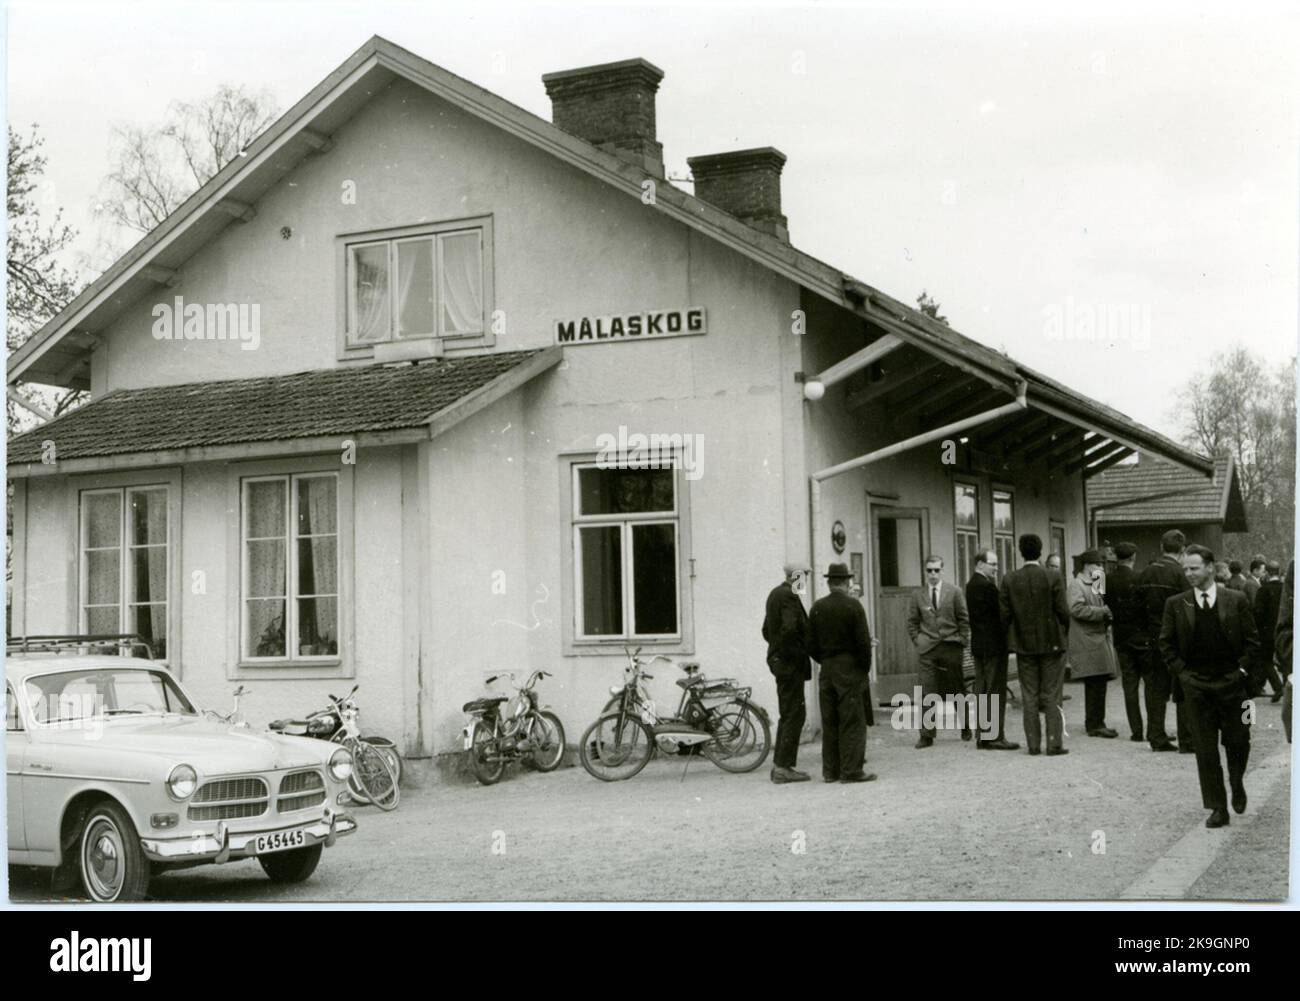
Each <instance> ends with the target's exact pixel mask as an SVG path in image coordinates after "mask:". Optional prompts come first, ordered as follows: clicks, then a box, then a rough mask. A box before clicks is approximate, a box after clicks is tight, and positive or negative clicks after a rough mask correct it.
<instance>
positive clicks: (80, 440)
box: [8, 348, 563, 477]
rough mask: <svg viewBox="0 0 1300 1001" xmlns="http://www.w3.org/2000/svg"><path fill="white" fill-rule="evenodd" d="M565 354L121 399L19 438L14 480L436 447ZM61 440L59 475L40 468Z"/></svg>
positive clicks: (187, 388)
mask: <svg viewBox="0 0 1300 1001" xmlns="http://www.w3.org/2000/svg"><path fill="white" fill-rule="evenodd" d="M561 357H563V353H562V351H561V350H560V349H559V348H545V349H540V350H533V351H501V352H496V353H494V354H487V355H474V356H469V357H463V358H454V359H449V360H432V361H425V362H421V363H420V364H418V365H399V366H393V365H368V366H365V367H358V368H353V367H342V368H333V369H317V370H315V371H311V372H300V373H298V374H296V375H280V376H266V377H263V378H256V379H229V380H223V381H220V382H191V383H185V384H183V385H178V386H155V387H151V388H148V389H120V390H117V391H116V392H112V393H109V394H107V395H106V396H103V397H101V398H100V399H98V400H95V401H94V402H92V403H89V404H87V405H86V406H84V407H81V408H80V409H78V410H73V411H71V412H70V413H67V414H64V415H63V416H62V417H59V418H56V419H55V420H52V421H50V422H49V423H47V424H43V425H41V426H40V427H37V428H34V429H33V430H31V431H28V432H27V433H25V434H21V435H18V436H17V437H16V438H13V439H12V440H11V441H10V442H9V454H8V464H9V475H11V476H20V477H21V476H26V475H39V474H40V473H42V472H52V473H53V472H57V473H66V472H73V471H76V470H77V463H78V461H81V463H82V465H83V466H85V467H87V468H91V467H92V466H93V467H94V468H103V465H104V463H103V462H102V461H100V462H95V461H93V460H104V459H105V458H107V457H111V456H135V457H137V458H138V457H139V456H140V455H141V454H152V456H153V459H154V464H161V463H162V462H164V461H165V462H168V463H172V462H184V461H191V460H195V459H203V458H209V459H216V458H221V457H223V456H225V455H226V454H227V453H225V452H223V451H222V449H224V448H226V447H228V446H239V449H238V451H236V452H234V453H233V454H235V455H238V456H244V457H246V456H248V455H249V454H251V453H250V451H249V445H250V444H251V443H257V442H268V443H270V442H274V443H277V445H276V448H277V449H280V450H281V451H283V449H284V445H283V443H285V442H297V443H299V444H300V445H305V446H306V447H308V448H310V449H333V450H336V451H337V450H338V449H339V448H340V446H341V443H342V440H343V439H345V438H351V439H354V440H356V441H357V444H359V445H363V444H369V443H373V444H388V443H394V444H395V443H398V442H403V441H421V440H428V439H429V438H431V437H433V436H434V435H436V434H438V433H440V432H441V431H444V430H446V429H447V428H449V427H451V426H453V425H454V424H456V423H458V422H459V421H460V420H463V419H464V418H465V417H468V416H469V415H470V414H472V413H474V412H476V411H477V410H479V409H481V408H482V407H484V406H486V405H487V404H489V403H491V402H493V401H494V400H497V399H499V398H500V397H501V396H503V395H505V394H506V393H508V392H510V391H512V390H514V389H515V388H517V387H518V386H520V385H522V384H523V383H524V382H526V381H528V380H529V379H531V378H532V377H533V376H535V375H538V374H539V373H541V372H544V371H546V370H547V369H549V368H551V367H552V366H553V365H555V364H557V363H558V362H559V361H560V359H561ZM47 441H49V442H53V443H54V446H55V452H54V457H55V459H56V460H57V461H56V462H55V463H54V464H52V465H43V464H42V462H41V459H42V452H43V450H44V443H45V442H47Z"/></svg>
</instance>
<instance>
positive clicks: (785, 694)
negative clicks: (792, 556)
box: [763, 563, 812, 783]
mask: <svg viewBox="0 0 1300 1001" xmlns="http://www.w3.org/2000/svg"><path fill="white" fill-rule="evenodd" d="M784 572H785V579H784V580H783V581H781V583H780V584H778V585H777V586H776V587H774V588H772V591H771V593H770V594H768V596H767V614H766V615H764V617H763V639H765V640H767V666H768V670H770V671H771V672H772V677H774V678H775V679H776V705H777V713H778V715H777V721H776V745H775V747H774V748H773V751H772V764H773V766H774V767H773V768H772V781H773V782H776V783H784V782H807V781H808V780H809V779H810V778H811V776H810V775H809V774H808V773H807V772H801V771H799V770H798V769H797V768H795V765H796V764H797V763H798V760H799V736H800V734H802V733H803V724H804V719H805V718H806V716H807V708H806V706H805V703H804V685H805V684H806V683H807V682H808V681H809V680H810V679H811V678H812V665H811V663H810V662H809V660H808V613H807V612H805V611H804V608H803V602H802V601H800V600H799V595H798V594H796V593H795V588H796V587H800V586H801V583H802V581H803V575H804V573H805V568H804V567H803V566H801V565H800V564H798V563H787V564H786V565H785V567H784Z"/></svg>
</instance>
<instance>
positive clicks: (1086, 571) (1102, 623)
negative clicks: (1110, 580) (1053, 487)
mask: <svg viewBox="0 0 1300 1001" xmlns="http://www.w3.org/2000/svg"><path fill="white" fill-rule="evenodd" d="M1075 560H1076V561H1077V562H1078V565H1079V572H1078V573H1077V574H1075V575H1074V579H1073V580H1071V581H1070V582H1069V583H1068V584H1066V585H1065V604H1066V607H1068V608H1069V609H1070V631H1069V632H1068V633H1067V634H1066V651H1067V652H1068V653H1069V657H1070V667H1071V671H1072V672H1073V676H1074V677H1075V678H1076V679H1080V680H1082V681H1083V699H1084V706H1085V710H1084V712H1085V715H1084V724H1083V726H1084V729H1085V730H1086V731H1087V734H1088V736H1089V737H1108V738H1109V737H1118V736H1119V734H1118V733H1116V732H1115V731H1114V730H1112V729H1111V728H1110V727H1108V726H1107V725H1106V683H1107V682H1108V681H1110V679H1111V678H1115V677H1118V676H1119V662H1118V661H1117V660H1116V658H1115V649H1114V647H1112V646H1111V644H1110V620H1111V611H1110V609H1109V608H1108V607H1107V606H1106V600H1105V597H1104V596H1103V595H1102V593H1101V592H1102V586H1103V584H1104V583H1105V576H1104V575H1103V573H1102V567H1103V565H1104V562H1105V557H1103V556H1102V555H1101V551H1100V550H1098V549H1087V550H1084V551H1083V552H1082V553H1080V554H1079V555H1078V556H1076V557H1075Z"/></svg>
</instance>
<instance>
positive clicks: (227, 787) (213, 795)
mask: <svg viewBox="0 0 1300 1001" xmlns="http://www.w3.org/2000/svg"><path fill="white" fill-rule="evenodd" d="M269 801H270V793H269V792H268V791H267V788H266V783H265V782H264V781H262V780H261V779H259V778H256V777H250V778H239V779H217V780H215V781H213V782H205V783H204V784H203V785H202V786H201V787H200V788H199V791H198V792H196V793H195V794H194V798H193V799H192V800H190V808H189V818H190V820H195V821H198V820H239V819H240V818H243V817H260V816H261V815H262V814H264V813H265V812H266V808H267V804H268V803H269Z"/></svg>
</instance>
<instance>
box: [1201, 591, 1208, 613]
mask: <svg viewBox="0 0 1300 1001" xmlns="http://www.w3.org/2000/svg"><path fill="white" fill-rule="evenodd" d="M1201 607H1202V608H1204V609H1205V610H1206V611H1207V612H1208V611H1209V610H1210V592H1209V591H1202V592H1201Z"/></svg>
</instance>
